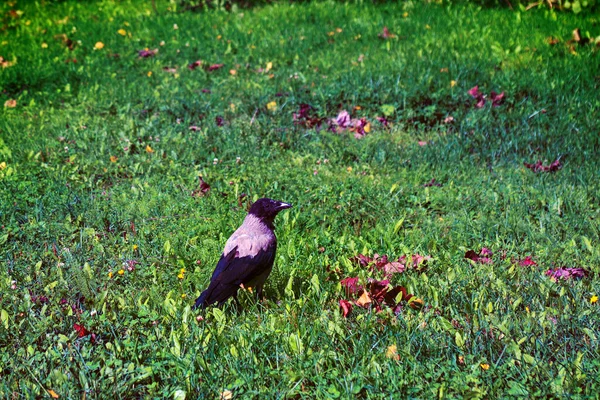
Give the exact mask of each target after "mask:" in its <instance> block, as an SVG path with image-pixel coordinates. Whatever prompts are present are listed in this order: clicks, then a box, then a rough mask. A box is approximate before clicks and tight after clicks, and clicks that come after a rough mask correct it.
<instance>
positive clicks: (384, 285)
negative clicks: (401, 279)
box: [369, 279, 390, 303]
mask: <svg viewBox="0 0 600 400" xmlns="http://www.w3.org/2000/svg"><path fill="white" fill-rule="evenodd" d="M370 283H371V284H370V285H369V293H370V295H371V297H372V298H373V299H374V300H375V301H377V302H378V303H381V302H382V301H383V300H384V298H385V294H386V293H387V292H388V286H389V284H390V281H388V280H383V281H378V280H375V279H372V280H371V282H370Z"/></svg>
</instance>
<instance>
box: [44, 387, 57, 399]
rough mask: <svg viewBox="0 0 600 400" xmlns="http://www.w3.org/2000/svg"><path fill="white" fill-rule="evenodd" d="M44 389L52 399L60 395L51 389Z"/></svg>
mask: <svg viewBox="0 0 600 400" xmlns="http://www.w3.org/2000/svg"><path fill="white" fill-rule="evenodd" d="M46 391H47V392H48V394H49V395H50V397H52V398H53V399H58V398H59V397H60V396H59V395H58V394H57V393H56V392H55V391H54V390H52V389H46Z"/></svg>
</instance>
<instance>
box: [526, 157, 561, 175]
mask: <svg viewBox="0 0 600 400" xmlns="http://www.w3.org/2000/svg"><path fill="white" fill-rule="evenodd" d="M523 165H524V166H525V167H527V168H529V169H530V170H532V171H533V172H535V173H538V172H556V171H558V170H560V169H561V168H562V164H561V163H560V159H556V160H555V161H553V162H552V164H550V165H543V164H542V161H538V162H536V163H535V164H528V163H526V162H524V163H523Z"/></svg>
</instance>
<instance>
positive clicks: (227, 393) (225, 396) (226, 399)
mask: <svg viewBox="0 0 600 400" xmlns="http://www.w3.org/2000/svg"><path fill="white" fill-rule="evenodd" d="M232 398H233V393H232V392H231V390H228V389H226V390H224V391H223V393H221V400H231V399H232Z"/></svg>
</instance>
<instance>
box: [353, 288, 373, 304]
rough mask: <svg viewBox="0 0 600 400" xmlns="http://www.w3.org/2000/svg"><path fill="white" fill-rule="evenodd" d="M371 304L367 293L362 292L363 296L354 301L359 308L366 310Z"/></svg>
mask: <svg viewBox="0 0 600 400" xmlns="http://www.w3.org/2000/svg"><path fill="white" fill-rule="evenodd" d="M371 303H372V300H371V297H370V296H369V293H368V292H367V291H363V294H362V295H361V296H360V297H359V299H358V300H356V302H355V304H356V305H357V306H359V307H363V308H368V307H369V304H371Z"/></svg>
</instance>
